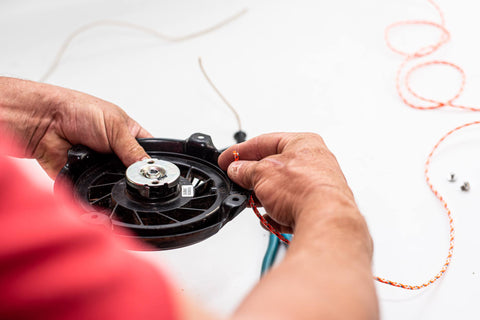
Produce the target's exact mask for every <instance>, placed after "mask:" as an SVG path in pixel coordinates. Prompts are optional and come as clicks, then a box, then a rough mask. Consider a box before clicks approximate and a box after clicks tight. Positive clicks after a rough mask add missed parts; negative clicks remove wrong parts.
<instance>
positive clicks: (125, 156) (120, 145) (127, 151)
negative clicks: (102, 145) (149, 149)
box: [111, 130, 150, 167]
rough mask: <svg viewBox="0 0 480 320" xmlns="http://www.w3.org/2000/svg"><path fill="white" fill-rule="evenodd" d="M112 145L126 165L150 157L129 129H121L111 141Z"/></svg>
mask: <svg viewBox="0 0 480 320" xmlns="http://www.w3.org/2000/svg"><path fill="white" fill-rule="evenodd" d="M111 147H112V150H113V152H115V154H116V155H117V156H118V157H119V158H120V160H121V161H122V162H123V164H124V165H125V166H126V167H128V166H130V165H131V164H133V163H135V162H137V161H140V160H142V159H145V158H150V156H149V155H148V154H147V153H146V152H145V150H144V149H143V148H142V146H141V145H140V144H139V143H138V141H137V140H136V139H135V137H134V136H133V135H132V134H131V133H130V132H129V130H121V132H119V133H118V136H117V139H115V141H111Z"/></svg>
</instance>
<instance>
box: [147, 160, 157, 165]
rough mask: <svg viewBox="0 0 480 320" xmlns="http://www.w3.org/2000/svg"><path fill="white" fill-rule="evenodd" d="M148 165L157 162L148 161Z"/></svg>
mask: <svg viewBox="0 0 480 320" xmlns="http://www.w3.org/2000/svg"><path fill="white" fill-rule="evenodd" d="M147 163H148V164H154V163H155V161H154V160H148V162H147Z"/></svg>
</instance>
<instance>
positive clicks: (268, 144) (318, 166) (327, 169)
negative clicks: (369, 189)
mask: <svg viewBox="0 0 480 320" xmlns="http://www.w3.org/2000/svg"><path fill="white" fill-rule="evenodd" d="M233 151H237V152H238V153H239V155H240V160H239V161H235V162H233V160H234V159H233ZM218 163H219V165H220V167H221V168H222V169H224V170H227V173H228V175H229V177H230V178H231V179H232V180H233V181H235V182H236V183H237V184H239V185H240V186H242V187H244V188H247V189H253V191H254V192H255V195H256V197H257V198H258V200H259V201H260V202H261V204H262V205H263V207H264V208H265V210H266V211H267V214H268V216H269V217H268V216H267V218H271V219H270V222H273V223H274V224H275V227H276V228H277V230H279V231H280V232H289V231H291V230H292V229H293V228H294V226H295V222H296V220H297V219H298V217H299V216H300V215H304V214H308V213H309V212H317V210H314V209H316V208H325V207H327V206H333V205H338V204H341V205H342V206H348V207H352V208H355V209H356V204H355V200H354V197H353V194H352V192H351V190H350V188H349V187H348V185H347V182H346V179H345V177H344V176H343V173H342V171H341V169H340V166H339V165H338V162H337V160H336V158H335V156H334V155H333V154H332V153H331V152H330V150H328V148H327V147H326V145H325V143H324V142H323V139H322V138H321V137H320V136H318V135H316V134H313V133H273V134H265V135H261V136H259V137H256V138H253V139H251V140H249V141H246V142H244V143H241V144H238V145H235V146H232V147H230V148H228V149H227V150H226V151H225V152H223V153H222V154H221V155H220V157H219V160H218ZM227 168H228V169H227ZM272 220H273V221H272Z"/></svg>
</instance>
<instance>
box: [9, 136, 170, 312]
mask: <svg viewBox="0 0 480 320" xmlns="http://www.w3.org/2000/svg"><path fill="white" fill-rule="evenodd" d="M4 153H6V151H5V150H2V147H1V146H0V319H177V316H176V312H175V306H174V299H173V291H172V287H171V286H170V284H169V283H168V281H167V280H166V278H165V276H164V275H162V274H161V273H160V272H159V271H158V270H157V268H155V267H153V266H151V265H149V264H148V263H147V262H146V261H143V260H141V259H140V258H138V257H136V256H135V255H133V254H132V253H131V252H128V251H127V250H125V248H124V246H123V244H122V243H120V241H118V240H117V239H116V238H114V237H113V236H112V235H111V234H110V233H108V231H107V230H101V229H100V228H95V227H92V226H89V225H87V224H86V223H84V222H83V221H82V220H81V218H80V212H79V210H80V209H78V208H77V207H76V206H75V205H74V204H72V202H71V201H70V200H68V198H67V197H60V198H59V197H57V196H55V198H54V197H53V195H52V194H51V193H49V192H46V191H45V190H41V189H40V188H38V187H36V186H35V185H34V184H32V183H31V182H30V181H31V180H30V178H29V177H27V175H26V174H25V173H23V172H21V171H20V170H19V169H18V168H17V167H16V166H15V164H13V163H12V161H11V160H10V159H8V158H7V157H5V156H2V154H4Z"/></svg>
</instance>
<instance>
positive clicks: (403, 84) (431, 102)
mask: <svg viewBox="0 0 480 320" xmlns="http://www.w3.org/2000/svg"><path fill="white" fill-rule="evenodd" d="M428 2H429V3H430V4H431V5H432V6H433V7H434V8H435V10H436V11H437V12H438V15H439V17H440V23H437V22H433V21H428V20H405V21H398V22H395V23H392V24H391V25H389V26H387V28H386V29H385V42H386V44H387V46H388V47H389V48H390V49H391V50H392V51H393V52H396V53H398V54H400V55H402V56H404V57H405V59H404V60H403V62H402V63H401V64H400V67H399V68H398V70H397V75H396V89H397V92H398V95H399V96H400V98H401V99H402V101H403V102H404V103H405V104H406V105H407V106H409V107H411V108H414V109H420V110H428V109H438V108H443V107H447V106H448V107H452V108H458V109H464V110H469V111H480V108H473V107H468V106H462V105H458V104H455V103H454V102H455V100H456V99H457V98H458V97H459V96H460V94H461V93H462V92H463V89H464V87H465V72H464V71H463V69H462V68H461V67H459V66H458V65H456V64H454V63H452V62H449V61H443V60H432V61H428V62H423V63H420V64H417V65H415V66H413V67H412V68H410V69H409V70H408V71H406V72H404V69H405V67H406V66H407V64H408V63H409V62H411V61H412V60H415V59H418V58H422V57H425V56H428V55H430V54H432V53H434V52H435V51H437V50H438V49H439V48H440V47H441V46H442V45H444V44H445V43H447V42H448V41H449V40H450V32H449V31H448V30H447V29H446V27H445V17H444V14H443V12H442V10H441V9H440V7H439V6H438V5H437V4H436V3H435V2H433V0H428ZM408 25H423V26H430V27H434V28H436V29H438V30H439V31H440V32H441V35H440V38H439V39H438V41H437V42H435V43H432V44H429V45H427V46H425V47H422V48H420V49H418V50H417V51H414V52H405V51H402V50H400V49H398V48H396V47H395V46H394V45H393V44H392V43H391V41H390V32H391V31H392V29H394V28H398V27H402V26H408ZM432 65H443V66H447V67H451V68H453V69H455V70H457V71H458V72H459V73H460V76H461V78H462V80H461V84H460V88H459V89H458V91H457V93H456V94H455V95H454V96H453V97H452V98H450V99H448V100H446V101H439V100H435V99H430V98H426V97H423V96H421V95H420V94H418V93H417V92H415V91H414V90H413V89H412V87H411V86H410V83H409V80H410V77H411V75H412V73H414V72H415V71H417V70H418V69H420V68H423V67H427V66H432ZM402 80H403V81H402ZM405 93H409V94H410V95H411V97H413V98H416V99H418V100H420V101H423V102H424V104H416V103H414V102H412V101H411V100H409V99H408V98H407V95H406V94H405Z"/></svg>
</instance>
